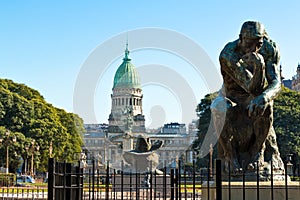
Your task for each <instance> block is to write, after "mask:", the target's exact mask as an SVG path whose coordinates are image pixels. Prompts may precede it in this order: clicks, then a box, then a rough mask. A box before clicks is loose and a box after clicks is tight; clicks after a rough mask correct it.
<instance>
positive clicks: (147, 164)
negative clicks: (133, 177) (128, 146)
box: [123, 135, 163, 173]
mask: <svg viewBox="0 0 300 200" xmlns="http://www.w3.org/2000/svg"><path fill="white" fill-rule="evenodd" d="M162 145H163V142H162V141H156V142H154V143H153V144H151V143H150V141H149V138H147V137H146V136H143V135H139V136H138V138H137V140H136V145H135V149H133V150H130V151H123V158H124V160H125V162H126V163H127V164H128V165H129V166H128V169H129V170H130V171H131V172H133V173H148V172H158V170H157V169H156V168H157V166H158V164H159V155H158V154H157V153H156V150H157V149H159V148H160V147H161V146H162ZM128 169H127V171H128ZM125 171H126V170H125Z"/></svg>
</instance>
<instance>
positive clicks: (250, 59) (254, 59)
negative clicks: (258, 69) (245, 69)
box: [242, 52, 264, 66]
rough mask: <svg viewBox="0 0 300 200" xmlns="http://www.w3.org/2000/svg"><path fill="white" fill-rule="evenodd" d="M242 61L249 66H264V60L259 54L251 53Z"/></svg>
mask: <svg viewBox="0 0 300 200" xmlns="http://www.w3.org/2000/svg"><path fill="white" fill-rule="evenodd" d="M242 60H243V61H244V62H245V63H247V64H248V65H254V66H262V65H263V64H264V58H263V56H262V55H261V54H259V53H257V52H249V53H247V54H245V55H244V56H243V57H242Z"/></svg>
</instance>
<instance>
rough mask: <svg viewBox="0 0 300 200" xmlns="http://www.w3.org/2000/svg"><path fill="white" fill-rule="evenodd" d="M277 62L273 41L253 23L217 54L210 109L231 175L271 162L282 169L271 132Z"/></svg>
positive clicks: (276, 50)
mask: <svg viewBox="0 0 300 200" xmlns="http://www.w3.org/2000/svg"><path fill="white" fill-rule="evenodd" d="M279 58H280V55H279V50H278V47H277V46H276V44H275V42H273V41H272V40H271V39H270V38H269V36H268V34H267V33H266V30H265V28H264V26H263V24H261V23H260V22H255V21H247V22H245V23H244V24H243V25H242V28H241V32H240V35H239V39H237V40H235V41H233V42H229V43H228V44H227V45H226V46H225V47H224V49H223V50H222V52H221V54H220V57H219V61H220V65H221V73H222V76H223V87H222V89H221V90H220V92H219V96H218V97H217V98H216V99H215V100H214V102H213V103H212V105H211V110H212V113H213V117H214V118H213V119H214V124H215V129H216V132H217V134H218V135H219V146H218V154H219V157H220V158H221V159H223V160H224V161H225V164H226V165H225V167H226V166H227V167H226V169H227V170H228V165H229V164H230V165H231V169H232V170H233V171H234V172H238V171H240V170H241V169H242V168H243V169H245V170H251V169H253V168H254V166H255V165H256V166H258V167H259V168H260V169H262V168H265V167H266V166H267V165H269V164H270V163H271V162H270V161H271V160H272V161H273V167H274V169H280V170H283V169H284V167H283V162H282V160H281V158H280V154H279V151H278V147H277V142H276V134H275V131H274V128H273V100H274V98H275V97H276V96H277V94H278V93H279V91H280V88H281V83H280V74H279V66H278V64H279ZM224 105H225V106H224ZM220 108H222V109H220ZM224 108H225V109H224ZM222 119H224V121H223V122H222ZM220 120H221V121H220Z"/></svg>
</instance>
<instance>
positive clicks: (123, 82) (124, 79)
mask: <svg viewBox="0 0 300 200" xmlns="http://www.w3.org/2000/svg"><path fill="white" fill-rule="evenodd" d="M130 61H131V59H130V58H129V51H128V48H127V45H126V50H125V57H124V58H123V63H122V64H121V65H120V66H119V68H118V70H117V72H116V74H115V78H114V86H113V88H116V87H123V88H124V87H126V88H140V87H141V84H140V76H139V74H138V72H137V71H136V69H135V67H134V65H133V64H132V63H131V62H130Z"/></svg>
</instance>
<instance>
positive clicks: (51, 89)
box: [0, 0, 300, 127]
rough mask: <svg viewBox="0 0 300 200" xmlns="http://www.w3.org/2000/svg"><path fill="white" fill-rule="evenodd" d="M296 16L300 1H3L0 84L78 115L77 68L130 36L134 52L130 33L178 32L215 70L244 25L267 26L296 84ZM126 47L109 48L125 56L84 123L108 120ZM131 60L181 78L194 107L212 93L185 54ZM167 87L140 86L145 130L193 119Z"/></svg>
mask: <svg viewBox="0 0 300 200" xmlns="http://www.w3.org/2000/svg"><path fill="white" fill-rule="evenodd" d="M299 10H300V3H298V1H278V2H276V3H275V2H273V3H271V1H255V0H254V1H246V2H243V3H240V1H224V3H222V2H221V1H220V2H217V1H137V0H131V1H38V0H27V1H17V0H12V1H1V2H0V27H1V32H0V69H1V71H0V78H8V79H12V80H13V81H15V82H18V83H24V84H26V85H28V86H30V87H32V88H35V89H37V90H39V91H40V93H41V94H42V95H43V96H44V97H45V99H46V100H47V101H48V102H50V103H51V104H53V105H54V106H56V107H60V108H64V109H66V110H67V111H70V112H73V111H74V108H73V107H74V104H73V97H74V91H75V90H76V88H75V85H76V81H77V78H78V75H79V73H80V70H81V69H82V67H83V65H84V63H85V61H86V60H87V59H88V58H89V56H90V55H91V54H92V53H93V52H94V51H95V50H96V49H97V48H98V47H99V46H101V45H102V44H103V43H105V42H106V41H108V40H111V39H113V38H115V37H117V36H119V35H120V34H121V36H122V37H123V35H124V33H126V32H127V33H129V34H127V35H128V40H129V48H130V47H134V46H135V38H132V37H130V33H131V32H132V31H133V30H140V29H144V28H149V27H150V28H158V29H162V30H168V31H174V32H176V33H178V34H181V35H184V36H186V37H188V38H189V39H190V40H192V41H194V42H195V43H197V44H198V45H199V46H200V47H201V48H202V49H203V50H204V51H205V52H206V53H207V55H208V56H209V58H210V59H211V61H212V62H213V63H214V65H215V67H216V68H217V70H218V69H219V64H218V56H219V53H220V51H221V49H222V48H223V47H224V45H225V44H226V43H227V42H229V41H232V40H235V39H237V37H238V33H239V30H240V27H241V25H242V23H243V22H244V21H246V20H258V21H261V22H262V23H263V24H264V25H265V27H266V30H267V32H268V33H269V35H270V37H271V38H272V39H273V40H274V41H275V42H276V43H277V44H278V45H279V47H280V51H281V64H282V66H283V73H284V75H285V77H286V78H291V77H292V76H293V75H294V74H295V70H296V67H297V64H298V62H299V61H300V51H299V50H298V49H299V47H300V36H299V33H300V26H299V20H300V12H299ZM122 34H123V35H122ZM141 37H142V36H141ZM144 39H145V40H146V39H147V38H144ZM158 40H159V38H158ZM125 43H126V38H125V37H124V42H120V44H119V47H116V46H114V47H112V48H117V51H118V52H120V53H119V54H118V56H117V57H115V58H114V59H113V60H112V61H111V63H110V65H109V66H107V68H106V71H105V74H104V75H103V76H101V77H99V80H98V82H97V86H96V91H95V94H94V102H95V105H94V108H95V111H94V112H95V115H96V118H95V119H96V120H95V119H94V118H91V119H89V118H88V117H86V116H83V118H84V120H85V122H86V123H96V122H97V123H100V122H107V118H108V114H109V113H110V94H111V88H112V83H113V76H114V72H115V70H116V69H117V67H118V65H119V64H120V63H121V62H122V60H121V59H122V57H123V55H122V52H123V51H124V48H125ZM174 45H176V42H175V43H174ZM108 50H109V49H108ZM130 55H131V58H132V62H133V63H134V65H135V66H136V67H137V68H139V67H140V66H145V65H149V64H156V65H164V66H167V67H168V68H169V69H172V70H174V71H175V72H177V73H178V74H181V75H182V76H183V79H184V80H186V82H187V83H188V85H189V86H190V87H191V88H192V89H191V90H192V92H193V93H194V95H195V99H196V101H197V102H199V101H200V99H201V98H203V97H204V95H205V94H206V93H208V92H209V90H208V89H207V88H205V86H203V85H202V84H203V80H204V81H205V77H200V76H198V75H197V76H198V77H199V79H197V76H196V75H195V73H193V71H192V70H186V69H187V68H189V67H190V65H189V64H188V63H187V62H186V61H184V60H183V59H182V58H181V57H180V55H179V56H178V55H174V54H170V53H168V52H167V53H166V52H163V51H159V50H157V49H154V50H153V49H152V50H151V49H150V50H149V49H146V48H145V49H139V50H132V52H131V54H130ZM101 56H104V55H99V59H102V58H101ZM183 68H184V70H183V71H181V70H182V69H183ZM157 73H160V72H159V71H157ZM166 78H167V79H169V78H168V76H167V75H166ZM216 84H217V82H216ZM204 85H205V84H204ZM170 87H171V86H162V85H160V84H157V83H156V84H155V83H153V84H147V85H144V86H143V91H144V114H145V115H146V120H147V123H148V125H149V124H151V121H154V120H155V119H154V118H153V117H156V118H159V120H158V123H157V124H159V123H165V122H172V121H184V122H187V121H190V120H192V118H195V116H191V117H190V119H188V120H186V119H185V120H183V119H182V112H184V111H183V110H185V109H186V108H185V107H182V105H180V101H181V100H182V99H180V97H179V98H178V94H176V91H175V92H174V91H173V92H172V91H170V90H169V89H170ZM179 96H180V95H179ZM184 101H185V100H184ZM195 107H196V105H191V108H192V109H194V108H195ZM189 109H190V108H189ZM151 112H154V115H153V116H152V119H151V116H150V113H151ZM147 123H146V124H147ZM157 124H152V126H153V127H154V125H157ZM152 126H151V127H152Z"/></svg>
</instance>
